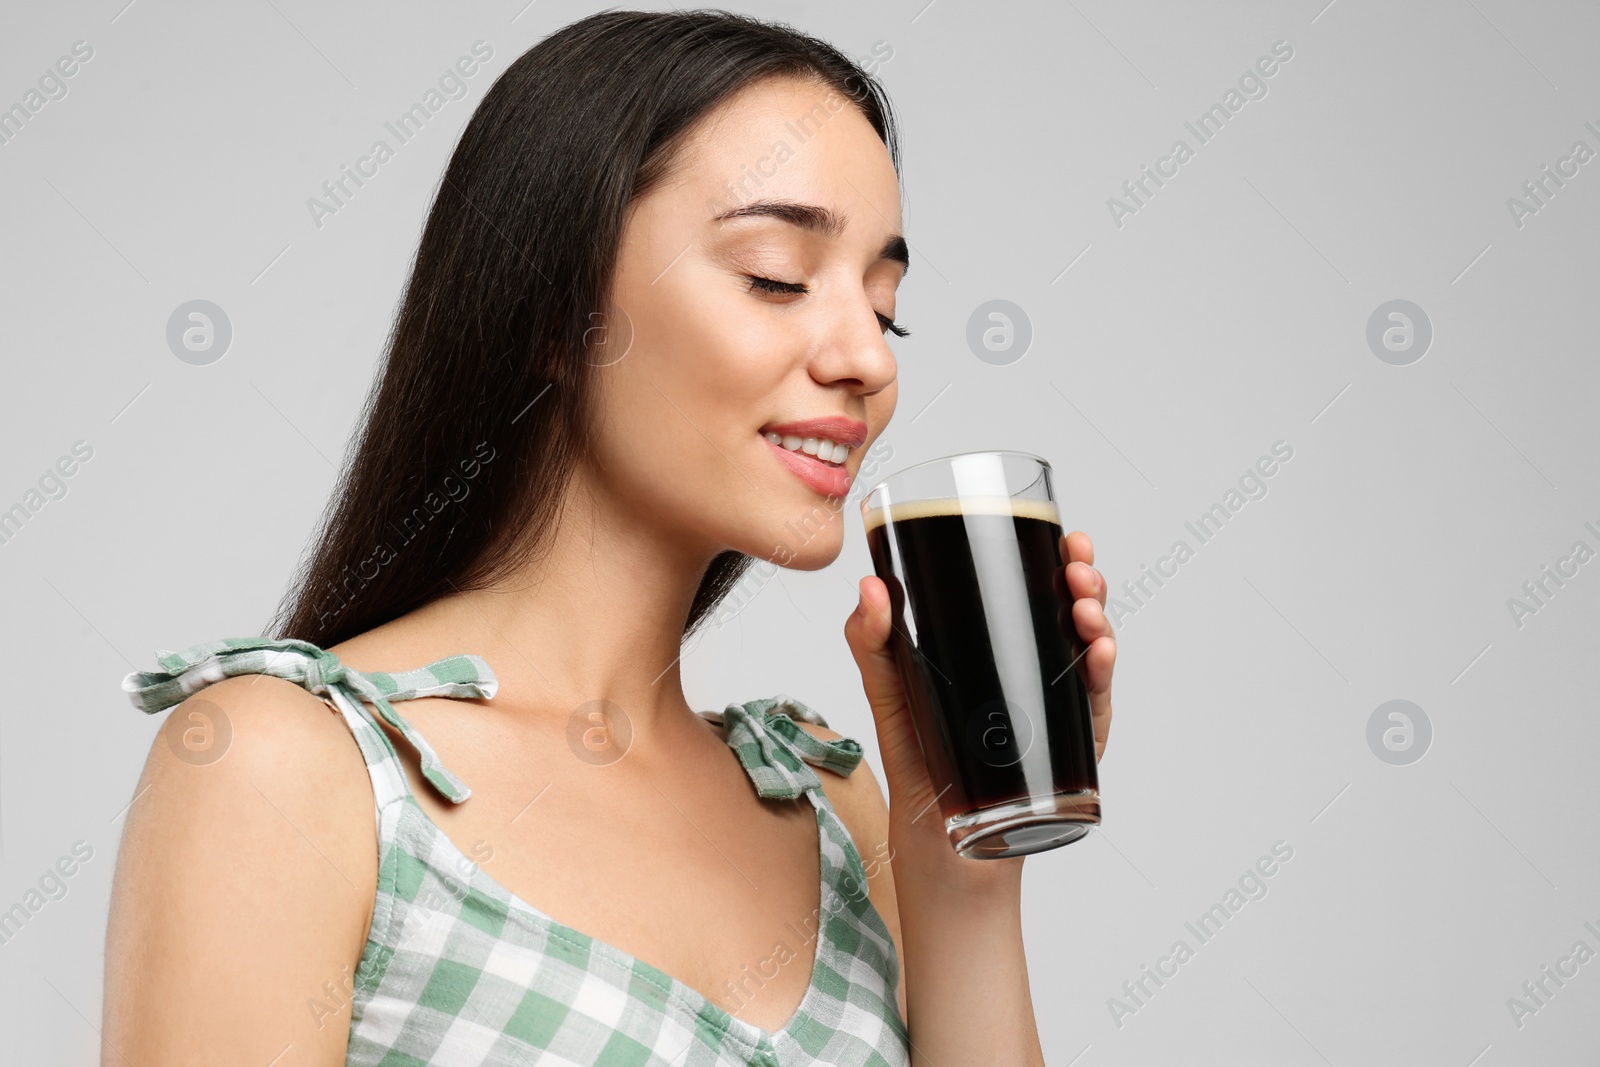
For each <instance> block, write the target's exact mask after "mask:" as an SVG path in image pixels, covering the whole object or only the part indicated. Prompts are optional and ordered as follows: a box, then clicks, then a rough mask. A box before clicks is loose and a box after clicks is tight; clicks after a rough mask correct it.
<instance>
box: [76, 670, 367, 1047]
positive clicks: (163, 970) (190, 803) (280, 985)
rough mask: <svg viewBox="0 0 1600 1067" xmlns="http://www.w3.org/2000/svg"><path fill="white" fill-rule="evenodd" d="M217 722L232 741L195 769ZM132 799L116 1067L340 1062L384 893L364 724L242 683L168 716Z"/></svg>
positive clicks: (111, 1030)
mask: <svg viewBox="0 0 1600 1067" xmlns="http://www.w3.org/2000/svg"><path fill="white" fill-rule="evenodd" d="M218 708H220V709H222V713H223V714H225V715H226V717H227V720H228V723H229V725H230V726H231V730H232V737H231V740H230V741H229V742H228V747H227V749H226V750H225V752H224V754H223V755H222V756H221V758H218V759H215V760H214V761H211V762H205V761H204V760H198V759H192V758H191V759H183V758H180V757H179V756H178V755H177V752H178V751H180V750H183V748H184V746H183V745H182V743H181V737H182V734H183V732H184V731H185V730H193V729H194V728H195V727H196V726H197V725H198V726H201V727H203V726H204V725H205V723H206V721H207V720H208V719H209V720H215V719H217V718H219V716H218V714H217V709H218ZM197 715H198V716H202V718H196V717H195V716H197ZM174 741H178V742H179V743H178V744H177V745H176V746H175V745H174V744H173V742H174ZM135 795H136V799H135V801H134V802H133V804H132V806H131V807H130V808H129V809H128V813H127V816H126V818H127V822H126V824H125V826H124V828H123V836H122V845H121V847H120V849H119V851H118V855H117V867H116V877H115V882H114V884H113V889H112V898H111V915H110V922H109V925H108V928H107V936H106V990H105V1017H104V1026H103V1030H102V1033H103V1045H102V1051H101V1057H102V1058H101V1062H102V1063H104V1064H107V1065H122V1064H129V1065H131V1064H152V1063H160V1064H174V1065H187V1064H202V1063H260V1064H266V1063H272V1064H273V1065H274V1067H290V1065H313V1067H334V1065H339V1064H343V1063H344V1062H345V1053H346V1045H347V1041H348V1038H349V1026H350V1009H349V1001H350V992H349V982H350V980H351V977H352V975H353V973H354V969H355V965H356V962H357V961H358V960H359V959H360V956H361V952H362V949H363V947H364V945H365V941H366V930H367V924H368V922H369V919H370V916H371V909H372V904H373V899H374V893H375V892H376V885H377V847H376V842H377V830H376V826H375V825H374V819H373V797H372V788H371V784H370V781H369V780H368V778H367V775H366V768H365V763H364V761H363V759H362V756H361V752H360V749H359V748H358V747H357V745H356V743H355V740H354V738H353V737H352V736H351V735H350V731H349V728H348V727H347V726H346V725H345V724H344V722H342V721H341V720H340V719H339V717H338V715H337V714H336V713H334V712H332V711H331V710H330V709H329V708H328V706H327V705H326V704H324V703H323V702H322V701H321V700H319V699H317V698H316V697H314V696H312V695H311V694H310V693H307V692H306V691H305V690H303V689H301V688H299V687H298V686H295V685H292V684H291V683H288V682H285V681H282V680H280V679H275V678H267V677H261V676H252V677H240V678H232V679H228V680H226V681H223V682H219V683H217V684H216V685H213V686H211V687H210V688H208V689H206V690H204V691H203V692H202V693H199V694H196V695H195V696H193V697H191V698H189V700H187V701H185V702H184V703H183V704H180V705H179V706H178V707H176V708H174V709H172V710H171V711H170V712H169V713H168V714H167V721H166V722H164V723H163V724H162V726H161V730H160V732H159V733H158V734H157V736H156V738H155V741H154V743H153V744H152V746H151V749H150V754H149V757H148V759H147V760H146V763H145V767H144V772H143V774H142V775H141V776H140V779H139V784H138V787H137V789H136V791H135ZM318 1004H320V1005H321V1007H320V1008H318V1007H317V1005H318Z"/></svg>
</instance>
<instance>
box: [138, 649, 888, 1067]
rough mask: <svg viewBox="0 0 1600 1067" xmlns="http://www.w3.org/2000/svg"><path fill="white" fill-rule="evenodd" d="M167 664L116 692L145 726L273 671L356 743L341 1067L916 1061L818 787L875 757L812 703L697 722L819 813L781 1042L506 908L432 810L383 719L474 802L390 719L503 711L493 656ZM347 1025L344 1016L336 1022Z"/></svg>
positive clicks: (761, 777)
mask: <svg viewBox="0 0 1600 1067" xmlns="http://www.w3.org/2000/svg"><path fill="white" fill-rule="evenodd" d="M157 656H158V662H159V663H160V666H161V668H162V669H161V670H160V671H156V672H135V673H133V674H130V675H128V676H127V678H126V679H125V680H124V681H123V683H122V687H123V689H124V690H125V691H126V692H127V693H128V694H129V696H130V699H131V700H132V701H133V704H134V706H135V707H138V708H139V709H140V710H142V711H145V712H148V713H150V714H155V713H156V712H160V711H164V710H166V709H167V708H170V707H172V706H174V705H176V704H178V703H180V702H182V701H183V700H184V699H186V698H187V697H189V696H190V695H191V694H193V693H196V692H198V691H200V690H202V689H204V688H205V687H207V686H209V685H211V684H213V683H215V682H219V681H221V680H222V679H224V678H229V677H233V676H235V675H241V674H270V675H273V676H275V677H278V678H284V679H287V680H288V681H291V682H295V683H296V684H299V685H302V686H304V687H305V688H306V689H308V690H310V691H311V692H312V693H314V694H316V695H318V696H320V697H322V698H323V699H324V700H325V701H327V702H328V703H329V704H330V705H331V706H332V707H333V708H335V709H336V710H337V711H338V712H339V713H340V714H341V715H342V716H343V718H344V720H345V722H346V723H347V724H348V725H349V727H350V729H351V731H352V732H353V733H354V734H355V737H356V741H357V743H358V744H359V745H360V748H361V752H362V755H363V756H364V757H365V759H366V765H367V772H368V774H369V775H370V776H371V778H372V788H373V793H374V796H375V799H376V805H377V820H378V857H379V861H378V886H377V897H376V902H375V904H374V907H373V914H372V930H371V933H370V934H369V935H368V938H367V944H366V949H365V951H364V952H363V953H362V955H361V960H360V963H359V965H358V967H357V969H356V974H355V988H354V991H353V995H352V997H351V1017H350V1046H349V1056H348V1058H347V1060H346V1063H349V1064H362V1065H368V1064H375V1065H379V1067H419V1065H422V1064H448V1065H461V1064H491V1065H506V1064H532V1063H538V1064H549V1065H552V1067H564V1065H578V1064H583V1065H588V1064H601V1065H606V1067H611V1065H616V1067H667V1065H672V1067H724V1065H726V1067H731V1065H734V1064H759V1065H762V1067H791V1065H798V1064H810V1063H825V1064H834V1065H839V1067H846V1065H849V1067H854V1065H869V1064H870V1065H873V1067H899V1065H902V1064H907V1063H909V1061H910V1056H909V1054H908V1051H907V1040H906V1029H905V1024H904V1022H903V1021H902V1019H901V1017H900V1012H899V1008H898V1005H897V1004H896V1001H895V995H894V990H895V985H896V980H897V975H898V972H899V961H898V958H897V956H896V955H895V949H894V944H893V942H892V940H891V939H890V936H889V931H888V928H887V927H886V926H885V925H884V923H883V919H882V917H881V916H880V915H879V914H878V912H877V910H876V909H875V908H874V907H873V905H872V901H871V900H870V898H869V897H868V896H867V893H866V884H867V878H866V872H865V869H864V866H863V864H862V861H861V856H860V854H859V853H858V852H857V850H856V847H855V845H854V843H853V842H852V841H851V838H850V834H849V832H848V831H847V830H846V829H845V826H844V823H843V822H841V821H840V819H839V816H838V815H837V814H836V813H835V812H834V810H833V806H832V805H831V804H829V803H828V799H827V797H826V796H825V795H824V794H823V791H822V782H821V779H820V778H818V777H817V774H816V772H815V771H814V770H812V767H813V766H815V767H822V768H826V769H827V770H828V771H830V772H832V773H836V774H848V773H850V771H851V770H852V769H854V767H855V766H856V764H857V763H859V762H860V760H861V746H860V745H858V744H857V743H856V742H855V741H852V740H850V739H848V738H846V739H841V740H837V741H822V740H819V739H818V738H816V737H814V736H812V735H811V734H809V733H807V732H806V731H804V730H802V729H800V727H799V726H798V725H796V721H795V720H796V719H799V720H802V721H806V722H812V723H817V724H819V725H826V724H825V723H823V720H822V719H821V717H820V716H818V715H817V714H816V713H815V712H813V711H811V710H810V709H809V708H807V707H806V706H805V705H803V704H801V703H799V702H798V701H794V700H789V699H787V698H785V697H781V696H779V697H768V698H765V699H762V700H754V701H750V702H749V703H746V704H729V705H728V706H727V708H726V709H725V710H724V711H723V712H722V714H721V715H720V716H716V715H714V714H710V713H704V712H702V713H701V714H703V715H705V716H706V717H707V718H708V719H710V720H711V721H713V722H715V721H719V720H720V722H721V723H722V724H723V726H724V727H725V728H726V733H727V741H728V745H729V747H731V748H732V749H733V751H734V752H735V753H736V754H737V756H738V758H739V761H740V762H741V763H742V764H743V765H744V768H745V770H746V771H748V772H749V774H750V778H751V780H752V781H753V782H754V783H755V786H756V790H757V792H758V793H759V794H760V795H761V796H763V797H772V798H783V799H795V798H797V797H800V796H804V797H806V798H807V799H808V800H810V801H811V804H812V806H813V807H814V808H815V810H816V813H817V828H818V829H817V837H818V841H819V843H820V847H821V853H822V862H821V869H822V880H821V886H820V898H819V907H818V910H817V913H816V915H815V916H814V921H812V920H808V921H807V922H805V923H802V924H801V925H800V926H799V927H794V928H793V929H794V930H795V935H794V937H793V938H792V943H791V944H789V945H788V947H789V949H790V950H791V951H792V952H793V953H794V954H795V955H796V956H798V957H800V958H804V955H805V945H804V942H805V941H807V940H814V941H815V964H814V966H813V969H812V975H811V984H810V986H809V987H808V988H807V989H806V992H805V996H804V998H803V999H802V1000H801V1002H800V1006H799V1008H798V1009H797V1010H796V1011H795V1013H794V1015H793V1017H792V1018H790V1020H789V1021H788V1022H787V1023H786V1024H785V1025H784V1026H783V1027H782V1028H781V1029H779V1030H776V1031H767V1030H763V1029H761V1028H759V1027H756V1026H754V1025H752V1024H750V1023H747V1022H744V1021H742V1020H740V1019H738V1018H736V1017H734V1016H732V1015H730V1014H729V1013H728V1012H726V1011H724V1010H722V1009H721V1008H719V1007H717V1006H716V1005H714V1004H712V1003H711V1002H710V1001H709V1000H707V999H706V998H705V997H703V996H702V995H700V994H699V993H697V992H696V991H695V990H693V989H691V988H690V987H688V986H686V985H684V984H683V983H682V982H679V981H678V980H676V979H674V978H673V977H671V976H670V975H668V974H666V973H664V972H663V971H661V970H658V969H657V968H655V967H652V966H651V965H650V964H648V963H645V962H643V961H642V960H638V959H635V958H634V957H633V956H630V955H629V954H628V953H626V952H623V951H622V950H621V949H619V948H617V947H615V946H613V945H610V944H608V943H606V942H604V941H598V940H596V939H594V938H592V937H589V936H587V935H585V934H584V933H582V932H580V931H578V930H575V929H573V928H572V927H570V926H565V925H563V924H561V923H559V922H556V921H555V920H554V919H552V918H550V917H549V916H548V915H545V914H544V913H543V912H541V911H539V910H538V909H537V908H535V907H533V906H532V905H531V904H528V903H527V902H526V901H523V900H521V899H520V898H518V897H516V896H514V895H512V894H511V893H510V892H508V891H507V890H506V889H505V888H504V887H502V886H501V885H500V884H499V883H498V882H496V881H494V880H493V879H492V878H490V877H489V876H488V875H486V874H484V873H483V871H482V870H481V869H480V868H479V867H478V866H477V865H476V864H474V863H473V862H472V861H471V860H470V859H468V858H467V857H466V856H465V855H464V854H463V853H462V852H461V851H460V850H459V849H457V848H456V846H455V845H454V844H452V843H451V841H450V839H449V838H448V837H447V836H445V834H444V832H443V831H442V830H441V829H439V827H438V825H437V824H436V823H434V822H433V820H432V819H430V818H429V817H428V816H427V814H426V813H425V812H424V811H423V809H422V807H421V806H420V805H419V804H418V803H417V801H416V799H415V797H413V796H412V795H411V791H410V789H409V788H408V786H407V782H406V778H405V775H404V773H403V772H402V770H401V767H400V762H399V757H398V755H397V754H396V752H395V749H394V746H393V744H392V743H391V742H390V739H389V736H388V734H387V733H386V732H385V731H384V730H383V729H382V728H381V727H380V726H378V724H377V722H376V721H375V720H374V718H373V712H374V711H376V713H377V714H378V715H381V716H382V717H383V719H384V721H386V722H388V723H389V724H390V725H391V726H393V727H394V728H395V729H396V730H397V731H398V732H399V733H400V734H401V736H402V737H404V738H405V739H406V741H407V742H408V743H409V744H410V745H411V746H412V747H413V748H414V749H415V750H416V752H417V754H418V756H419V758H420V761H421V765H422V770H423V776H424V777H425V778H426V779H427V781H428V782H429V783H430V785H432V787H433V788H435V789H436V790H437V791H438V792H439V793H440V794H441V795H442V796H444V797H446V798H447V799H449V800H451V801H454V802H456V803H460V802H461V801H463V800H465V799H467V797H468V796H469V795H470V792H471V791H470V790H469V789H468V788H467V786H466V784H465V783H463V782H462V781H461V780H460V779H459V778H457V777H456V776H455V775H454V774H452V773H451V772H450V771H449V770H448V769H447V768H446V767H445V766H444V765H443V764H442V763H440V761H439V757H438V755H437V754H436V753H435V752H434V750H433V747H432V746H431V745H429V744H428V742H427V741H426V740H424V739H423V737H422V736H421V734H419V733H417V732H416V730H415V729H413V728H412V726H411V725H410V724H409V723H408V722H406V720H405V719H403V718H402V717H401V716H400V715H399V714H398V713H396V712H395V710H394V708H393V706H392V705H393V704H394V703H395V702H398V701H402V700H410V699H413V698H415V697H481V698H490V697H493V696H494V693H495V690H496V688H497V682H496V680H495V676H494V672H493V671H491V670H490V669H489V665H488V664H487V663H485V662H484V661H483V660H482V659H480V658H479V657H477V656H468V655H462V656H452V657H450V658H448V659H443V660H439V661H438V662H436V663H430V664H429V665H428V666H426V667H422V668H420V669H417V670H411V671H404V672H400V673H396V674H386V673H383V672H378V671H369V672H365V673H363V672H359V671H355V670H351V669H350V668H348V667H346V666H344V664H342V663H340V662H339V660H338V658H337V657H335V656H334V655H332V654H331V653H329V652H326V651H324V650H323V649H320V648H318V647H317V646H315V645H313V644H310V643H308V642H305V641H296V640H269V639H266V638H242V639H240V638H234V639H227V640H222V641H214V642H211V643H208V644H203V645H196V646H195V647H193V648H190V649H188V650H186V651H183V652H168V651H165V650H161V651H158V652H157ZM368 704H370V705H371V709H369V708H368ZM780 962H781V961H780ZM767 977H769V978H770V977H771V975H770V974H768V975H767ZM760 981H761V978H760V976H759V975H756V974H755V971H754V970H751V974H750V975H749V976H746V978H745V980H744V986H743V988H744V989H745V990H747V991H749V990H753V988H758V985H759V983H760ZM752 982H754V983H756V985H752ZM308 1006H309V1005H308ZM336 1009H337V1004H335V1003H330V1004H329V1005H328V1008H327V1010H329V1011H330V1012H331V1011H333V1010H336Z"/></svg>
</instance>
